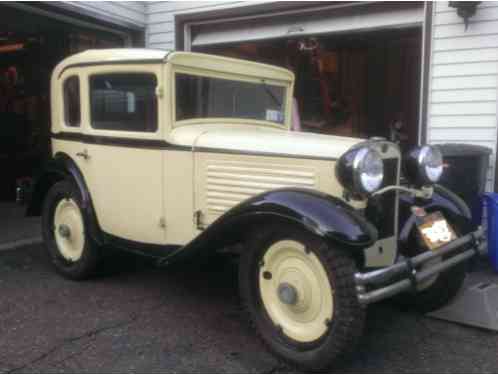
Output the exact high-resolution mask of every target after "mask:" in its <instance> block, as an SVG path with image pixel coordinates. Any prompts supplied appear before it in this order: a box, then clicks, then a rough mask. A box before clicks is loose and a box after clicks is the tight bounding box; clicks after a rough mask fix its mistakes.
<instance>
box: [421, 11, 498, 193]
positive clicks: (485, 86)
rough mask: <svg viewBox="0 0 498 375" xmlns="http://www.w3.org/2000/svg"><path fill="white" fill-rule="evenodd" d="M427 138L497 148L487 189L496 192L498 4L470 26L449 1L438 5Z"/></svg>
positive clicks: (435, 13)
mask: <svg viewBox="0 0 498 375" xmlns="http://www.w3.org/2000/svg"><path fill="white" fill-rule="evenodd" d="M432 19H433V31H432V35H431V65H430V73H429V74H430V85H429V101H428V102H429V104H428V118H427V140H428V142H429V143H446V142H455V143H469V144H476V145H481V146H486V147H489V148H491V149H492V150H493V156H492V157H491V159H490V168H489V171H488V181H487V190H489V191H492V190H494V176H495V156H494V153H495V152H496V139H497V122H498V121H497V119H498V117H497V108H498V104H497V101H498V95H497V93H498V2H486V3H481V4H480V5H479V6H478V8H477V13H476V15H475V16H474V17H472V18H471V19H470V23H469V27H468V29H467V30H465V27H464V25H463V22H462V19H461V18H460V17H458V16H457V14H456V11H455V9H454V8H450V7H449V6H448V2H437V3H435V4H434V8H433V17H432Z"/></svg>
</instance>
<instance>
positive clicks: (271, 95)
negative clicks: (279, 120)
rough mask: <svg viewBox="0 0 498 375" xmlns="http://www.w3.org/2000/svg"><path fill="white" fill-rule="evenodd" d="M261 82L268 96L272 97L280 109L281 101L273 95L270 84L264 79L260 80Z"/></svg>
mask: <svg viewBox="0 0 498 375" xmlns="http://www.w3.org/2000/svg"><path fill="white" fill-rule="evenodd" d="M261 84H262V85H263V88H264V89H265V91H266V93H267V94H268V95H270V97H271V98H272V99H273V101H274V102H275V104H276V105H277V106H278V107H279V108H280V109H282V102H281V101H280V100H279V99H278V98H277V97H276V96H275V94H274V93H273V91H271V89H270V86H268V85H267V84H266V82H265V81H264V80H262V81H261Z"/></svg>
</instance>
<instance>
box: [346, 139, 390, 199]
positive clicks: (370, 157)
mask: <svg viewBox="0 0 498 375" xmlns="http://www.w3.org/2000/svg"><path fill="white" fill-rule="evenodd" d="M336 176H337V179H338V180H339V182H340V183H341V184H342V185H343V186H344V187H345V188H346V189H347V190H349V191H350V192H352V193H355V194H359V195H368V194H371V193H373V192H374V191H376V190H377V189H379V188H380V186H381V185H382V181H383V179H384V164H383V162H382V158H381V156H380V154H379V153H378V152H377V151H376V150H375V149H373V148H371V147H368V146H365V147H358V148H353V149H351V150H349V151H347V152H346V153H345V154H344V155H343V156H342V157H341V158H340V159H339V161H338V162H337V165H336Z"/></svg>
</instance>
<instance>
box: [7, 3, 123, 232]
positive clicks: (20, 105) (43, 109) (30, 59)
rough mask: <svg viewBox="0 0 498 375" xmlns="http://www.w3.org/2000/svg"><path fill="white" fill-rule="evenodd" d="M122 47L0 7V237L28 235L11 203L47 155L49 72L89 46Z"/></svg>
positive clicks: (112, 39) (101, 35) (111, 38)
mask: <svg viewBox="0 0 498 375" xmlns="http://www.w3.org/2000/svg"><path fill="white" fill-rule="evenodd" d="M123 45H124V41H123V38H120V37H119V36H117V35H114V34H111V33H106V32H103V31H100V30H92V29H90V28H83V27H78V26H75V25H74V24H70V23H69V22H62V21H60V20H58V19H57V18H56V17H48V16H44V15H40V14H37V13H32V12H28V11H25V10H21V9H18V8H15V7H12V6H9V5H0V171H1V178H0V223H1V224H2V225H0V227H1V228H2V229H0V231H1V232H0V238H1V239H2V241H8V240H13V239H15V237H16V228H21V227H23V228H22V230H21V231H24V232H23V233H20V234H19V233H18V234H19V237H26V236H27V233H25V230H26V228H28V227H29V223H27V222H23V224H22V226H21V225H18V224H17V223H18V221H19V220H21V219H22V218H23V216H24V215H23V213H24V212H22V213H21V212H20V211H21V210H23V208H22V207H16V206H15V195H16V183H20V182H21V181H22V180H23V179H25V178H27V177H31V176H33V175H34V174H36V170H37V168H39V167H40V166H41V165H42V164H43V162H44V160H46V159H47V157H48V156H49V155H50V126H49V124H50V102H49V100H50V95H49V94H50V90H49V88H50V75H51V72H52V70H53V68H54V67H55V65H56V64H57V63H58V62H59V61H61V59H63V58H64V57H66V56H68V55H71V54H73V53H76V52H79V51H82V50H85V49H88V48H109V47H120V46H123Z"/></svg>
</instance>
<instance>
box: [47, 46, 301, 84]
mask: <svg viewBox="0 0 498 375" xmlns="http://www.w3.org/2000/svg"><path fill="white" fill-rule="evenodd" d="M165 62H171V63H172V64H178V65H182V66H184V67H191V68H198V67H199V66H204V67H205V68H206V69H207V68H211V69H213V70H226V69H228V70H229V71H232V72H233V73H240V74H247V75H255V76H257V75H258V74H261V75H263V76H267V77H268V75H270V76H271V77H274V78H276V79H282V80H292V79H293V78H294V75H293V73H291V72H290V71H289V70H287V69H284V68H280V67H277V66H274V65H267V64H261V63H257V62H252V61H247V60H241V59H234V58H230V57H223V56H215V55H209V54H204V53H197V52H183V51H170V50H160V49H149V48H109V49H89V50H86V51H83V52H79V53H76V54H74V55H72V56H69V57H67V58H65V59H64V60H62V61H61V62H60V63H59V64H58V65H57V66H56V67H55V69H54V72H53V74H54V77H57V78H60V77H61V75H62V73H63V72H64V71H65V70H66V69H68V68H72V67H82V66H92V65H104V64H105V65H107V64H123V63H131V64H133V63H159V64H160V63H165ZM226 64H231V65H230V66H227V65H226ZM269 78H270V77H269Z"/></svg>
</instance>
